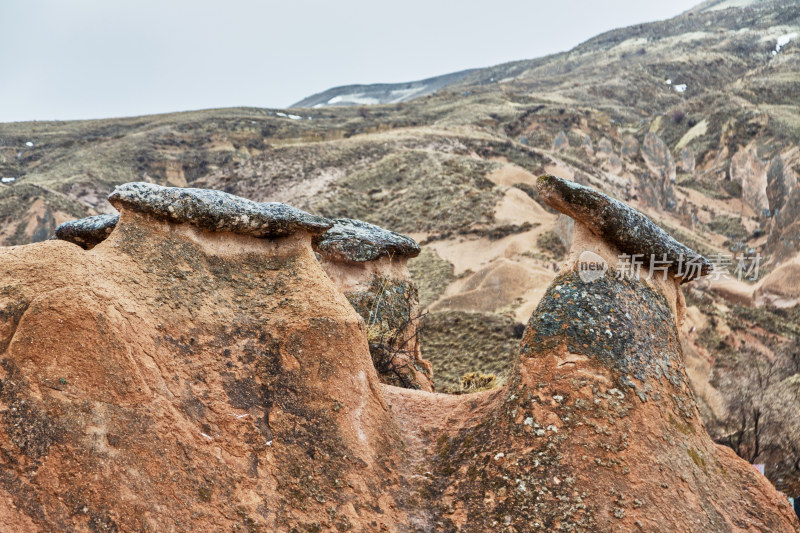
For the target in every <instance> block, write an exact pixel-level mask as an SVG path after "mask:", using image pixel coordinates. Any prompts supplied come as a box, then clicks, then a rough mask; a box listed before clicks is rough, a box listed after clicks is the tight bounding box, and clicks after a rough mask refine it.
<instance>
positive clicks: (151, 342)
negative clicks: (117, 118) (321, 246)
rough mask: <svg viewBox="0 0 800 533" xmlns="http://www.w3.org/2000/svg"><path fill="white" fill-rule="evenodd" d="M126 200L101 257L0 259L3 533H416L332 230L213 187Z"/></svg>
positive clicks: (36, 250) (67, 251) (13, 251)
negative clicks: (340, 283) (319, 251)
mask: <svg viewBox="0 0 800 533" xmlns="http://www.w3.org/2000/svg"><path fill="white" fill-rule="evenodd" d="M137 190H138V191H145V192H143V193H142V194H141V195H139V193H135V192H134V191H137ZM134 194H135V195H136V196H135V197H134ZM115 198H116V199H117V201H116V205H117V207H119V208H120V218H119V223H118V224H117V226H116V228H115V229H114V231H113V232H112V233H111V234H110V235H109V236H108V238H107V239H106V240H105V241H103V242H102V243H100V244H99V245H98V246H96V247H95V248H94V249H93V250H92V251H91V253H85V252H83V251H82V250H81V249H80V248H78V247H76V246H74V245H73V244H70V243H67V242H63V241H60V240H48V241H45V242H40V243H36V244H31V245H26V246H17V247H8V248H0V273H2V275H0V453H2V456H3V461H2V462H3V469H2V472H3V473H2V476H0V502H2V503H0V524H3V525H4V526H0V530H2V531H25V532H47V531H84V530H87V528H88V529H89V530H96V531H100V530H102V531H176V532H188V531H239V530H249V531H292V530H310V529H314V528H313V527H312V526H313V525H314V524H323V525H322V526H319V527H317V529H320V528H321V529H325V530H328V529H333V530H337V529H343V528H344V529H354V530H373V529H374V530H380V529H383V530H390V529H391V528H392V527H394V524H401V523H407V522H408V521H409V517H408V515H407V514H406V513H405V512H404V511H403V510H402V501H404V500H405V499H407V498H409V495H407V494H402V491H403V489H402V487H403V484H402V482H401V480H400V475H401V472H402V471H403V466H402V465H403V464H404V459H403V455H402V451H401V450H400V447H399V446H400V441H399V438H398V437H397V433H396V430H395V429H394V423H393V422H392V420H391V418H390V414H389V413H388V411H387V408H386V404H385V402H384V400H383V399H382V397H381V394H380V382H379V380H378V376H377V374H376V372H375V370H374V367H373V364H372V360H371V358H370V354H369V350H368V348H367V340H366V332H365V330H364V325H363V321H362V320H361V318H360V317H359V316H358V315H357V314H356V313H355V311H354V310H353V308H352V307H351V306H350V304H349V303H348V301H347V300H346V299H345V298H344V297H343V295H342V294H341V292H340V291H339V290H338V289H337V288H336V287H335V286H334V285H333V283H332V282H331V280H330V279H329V278H328V276H327V275H326V274H325V273H324V272H323V270H322V268H321V267H320V264H319V262H318V260H317V259H316V257H315V254H314V252H313V250H312V249H311V234H310V232H317V231H319V229H320V228H321V227H326V226H328V225H330V224H329V223H327V222H326V221H325V220H324V219H318V218H316V217H310V216H308V215H305V214H304V213H302V212H300V211H298V210H295V209H291V208H284V207H282V206H278V207H275V208H272V209H264V208H263V207H262V206H260V205H258V204H255V205H254V204H253V203H251V202H247V201H246V200H243V199H240V198H236V197H232V196H230V195H224V194H217V193H214V192H212V191H188V192H187V191H181V190H175V189H172V190H171V189H164V188H156V187H153V186H149V185H147V186H142V187H139V186H136V187H131V186H125V187H122V188H121V189H120V190H118V191H117V193H115ZM120 198H124V199H125V200H124V202H123V201H122V200H119V199H120ZM216 201H219V203H218V204H215V202H216ZM129 205H132V206H135V207H138V208H139V209H138V210H133V209H128V208H127V206H129ZM215 205H217V206H218V207H219V211H217V210H216V208H215ZM170 207H172V208H173V209H172V210H170ZM167 213H169V215H167ZM244 214H247V216H248V217H249V219H250V221H251V222H252V221H255V222H256V223H255V224H254V225H252V226H250V225H247V224H245V223H243V222H242V220H241V216H242V215H244ZM198 221H200V222H201V224H202V226H203V227H204V228H211V229H212V231H209V230H208V229H202V228H200V227H198V226H197V225H192V224H194V223H196V222H198ZM276 221H277V222H276ZM176 222H190V223H189V224H184V223H176ZM215 229H220V230H224V231H213V230H215ZM292 229H295V230H297V231H296V232H295V233H293V234H290V235H286V233H287V232H289V231H291V230H292ZM231 230H236V231H239V232H252V233H254V234H255V235H256V236H257V237H256V236H254V235H252V234H236V233H231ZM276 234H277V235H285V236H276ZM266 235H269V236H273V237H274V238H270V239H265V238H262V237H264V236H266ZM331 513H334V515H332V514H331ZM87 524H88V526H87Z"/></svg>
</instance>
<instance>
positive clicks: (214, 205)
mask: <svg viewBox="0 0 800 533" xmlns="http://www.w3.org/2000/svg"><path fill="white" fill-rule="evenodd" d="M108 201H109V202H111V204H112V205H114V207H116V208H117V209H121V208H127V209H131V210H133V211H138V212H140V213H146V214H148V215H153V216H155V217H156V218H160V219H163V220H168V221H170V222H175V223H177V224H182V223H188V224H192V225H194V226H197V227H198V228H202V229H205V230H210V231H230V232H232V233H240V234H242V235H252V236H254V237H285V236H287V235H292V234H294V233H297V232H298V231H307V232H309V233H311V234H318V233H322V232H324V231H325V230H327V229H328V228H330V227H331V226H332V225H333V222H331V221H330V220H328V219H327V218H324V217H320V216H316V215H311V214H309V213H306V212H305V211H301V210H300V209H297V208H295V207H291V206H288V205H286V204H281V203H276V202H271V203H259V202H254V201H252V200H247V199H246V198H241V197H239V196H234V195H232V194H228V193H224V192H221V191H212V190H210V189H192V188H180V187H162V186H161V185H155V184H153V183H143V182H134V183H126V184H124V185H120V186H119V187H117V188H116V189H114V192H112V193H111V194H110V195H109V197H108Z"/></svg>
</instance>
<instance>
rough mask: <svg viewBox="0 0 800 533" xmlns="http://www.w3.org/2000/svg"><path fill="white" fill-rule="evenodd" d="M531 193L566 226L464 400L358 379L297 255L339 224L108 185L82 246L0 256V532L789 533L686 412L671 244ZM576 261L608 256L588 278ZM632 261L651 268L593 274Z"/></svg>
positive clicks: (349, 321)
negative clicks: (110, 212) (109, 211)
mask: <svg viewBox="0 0 800 533" xmlns="http://www.w3.org/2000/svg"><path fill="white" fill-rule="evenodd" d="M538 186H539V195H540V197H541V198H542V200H543V201H545V202H547V203H548V204H549V205H551V206H552V207H554V208H556V209H558V210H560V211H561V212H563V213H565V214H568V215H570V216H572V217H574V218H575V220H576V222H575V227H574V238H573V240H572V250H571V255H570V257H569V259H568V260H567V262H566V264H565V265H564V267H563V268H562V269H561V271H560V273H559V275H558V277H557V278H556V280H555V281H554V282H553V283H552V285H551V286H550V287H549V288H548V290H547V292H546V294H545V297H544V298H543V300H542V301H541V303H540V305H539V307H538V308H537V310H536V311H535V312H534V314H533V315H532V316H531V319H530V321H529V324H528V328H527V331H526V332H525V335H524V337H523V343H522V347H521V352H520V357H519V359H518V361H517V363H516V365H515V368H514V370H513V373H512V375H511V377H510V380H509V382H508V384H507V385H505V386H503V387H500V388H496V389H493V390H489V391H485V392H479V393H475V394H468V395H444V394H435V393H431V392H426V391H421V390H410V389H406V388H400V387H394V386H391V385H386V384H381V383H380V382H379V378H378V375H377V373H376V372H375V369H374V367H373V364H372V362H371V358H370V353H369V349H368V340H367V339H368V335H367V334H368V332H367V331H366V328H365V326H364V321H363V320H362V319H361V318H360V317H358V315H357V314H356V313H355V312H354V310H353V307H352V306H351V305H350V304H349V303H348V302H347V300H346V299H345V298H344V297H343V295H342V293H341V292H340V290H338V289H337V288H336V286H335V285H334V283H333V282H332V281H331V278H330V277H329V276H328V275H326V274H325V272H324V271H323V269H322V268H321V266H320V262H319V261H317V259H316V258H315V256H314V252H313V251H312V247H311V242H312V236H318V237H315V240H316V241H317V244H316V247H317V249H318V250H326V249H327V250H334V252H332V253H333V254H334V255H335V254H338V253H343V254H345V255H344V257H348V256H347V251H346V250H348V249H350V248H349V246H339V245H338V244H337V242H338V243H348V242H350V239H352V238H359V237H358V236H359V235H362V233H361V232H362V231H367V229H368V228H367V229H365V227H364V226H363V225H362V224H359V223H353V222H352V221H337V225H334V227H333V230H332V232H331V236H332V237H335V238H334V239H333V240H332V241H329V242H328V244H325V237H324V236H322V237H319V236H320V235H322V234H323V233H324V232H325V231H326V230H327V229H328V228H329V227H330V226H331V222H329V221H327V220H326V219H323V218H321V217H313V216H311V215H308V214H307V213H303V212H302V211H299V210H296V209H292V208H289V207H288V206H281V205H275V204H257V203H255V202H249V201H247V200H243V199H241V198H237V197H233V196H230V195H226V194H224V193H218V192H213V191H198V190H175V189H169V188H155V187H152V186H147V185H146V184H134V185H127V186H123V187H121V188H120V189H118V190H117V191H116V192H115V193H114V194H112V196H111V200H112V203H114V205H115V206H116V207H117V208H118V209H119V210H120V219H119V223H118V224H117V226H116V228H115V229H114V230H113V231H112V232H111V234H110V235H109V236H108V238H107V239H105V240H104V241H102V242H100V243H99V244H97V245H96V246H95V247H94V248H92V249H91V250H88V251H84V250H81V249H80V248H78V247H76V246H74V245H72V244H70V243H67V242H63V241H60V240H51V241H47V242H43V243H37V244H31V245H26V246H18V247H9V248H4V249H2V250H0V271H2V272H3V274H4V275H3V278H2V279H3V280H4V281H3V285H2V287H0V310H1V312H0V451H2V457H3V463H2V466H3V468H2V470H0V501H2V502H3V504H4V505H3V506H0V524H2V527H3V528H4V529H5V530H9V531H54V530H57V531H71V530H90V531H329V530H340V531H345V530H353V531H490V530H495V529H498V530H504V531H539V530H540V531H559V530H563V531H610V530H623V531H636V530H643V531H665V532H666V531H670V532H672V531H733V530H750V531H763V532H788V531H800V525H798V522H797V519H796V518H795V516H794V513H793V511H792V510H791V509H790V507H789V505H788V502H787V501H786V499H785V498H784V497H783V496H782V495H780V494H779V493H778V492H777V491H776V490H775V489H774V488H773V487H772V486H771V485H770V484H769V482H768V481H767V480H766V478H764V477H763V476H762V475H761V474H759V473H758V472H757V471H756V470H755V469H754V468H753V467H752V466H751V465H749V464H747V463H746V462H744V461H743V460H741V459H739V458H738V457H736V456H735V455H734V454H733V452H732V451H731V450H729V449H728V448H723V447H721V446H718V445H715V444H714V443H713V442H712V441H711V439H710V438H709V437H708V435H707V434H706V432H705V429H704V427H703V424H702V422H701V421H700V417H699V414H698V411H697V407H696V405H695V400H694V396H693V394H692V392H691V389H690V388H689V387H688V385H687V381H686V375H685V370H684V367H683V354H682V352H681V345H680V342H679V339H678V330H677V327H678V324H679V323H680V320H681V317H682V315H683V308H684V304H683V297H682V293H681V291H680V288H679V283H681V282H685V281H688V280H689V279H692V278H693V277H695V276H693V275H689V274H687V273H682V272H681V271H680V269H677V268H676V266H675V264H674V262H675V258H676V257H677V255H676V254H681V253H690V252H691V250H688V249H686V248H685V247H683V246H682V245H680V244H678V243H676V242H675V241H674V240H672V239H671V238H669V237H668V236H667V235H666V234H664V233H663V232H661V231H660V230H659V229H658V228H657V227H656V226H655V225H654V224H652V223H651V222H650V221H649V220H647V219H646V217H644V215H641V214H640V213H638V212H636V211H634V210H632V209H630V208H628V207H627V206H625V205H624V204H621V203H620V202H617V201H616V200H613V199H611V198H608V197H606V196H604V195H602V194H600V193H598V192H596V191H593V190H591V189H588V188H586V187H580V186H576V185H573V184H570V183H569V182H565V181H563V180H560V179H558V178H554V177H552V176H546V177H542V178H540V179H539V182H538ZM337 226H339V228H340V229H339V230H337ZM353 227H355V228H354V229H353ZM350 231H351V233H348V232H350ZM371 234H372V230H369V231H367V235H371ZM341 235H345V237H343V238H340V236H341ZM374 240H375V241H377V240H378V239H374ZM371 242H372V241H371ZM380 249H385V248H381V247H377V248H376V250H380ZM404 249H406V250H408V249H410V248H404ZM587 252H589V253H590V254H593V255H591V257H593V258H594V260H596V261H599V262H604V263H605V264H606V265H608V268H607V270H606V271H605V272H602V271H597V270H595V271H593V272H592V276H591V278H592V279H591V280H589V281H586V280H585V279H584V276H583V275H582V274H585V273H586V271H585V270H584V269H583V266H582V265H583V264H584V263H585V262H586V256H587ZM647 252H652V253H658V254H662V253H663V254H665V255H664V258H665V261H667V269H666V270H665V271H663V273H664V276H663V277H662V276H661V274H662V272H661V271H660V272H658V275H656V276H653V277H651V276H649V275H647V274H648V271H647V269H645V270H644V271H642V272H641V274H640V276H638V277H633V276H632V277H625V276H623V277H617V276H615V275H614V274H613V271H614V267H616V266H617V262H618V257H619V255H620V254H621V253H624V254H629V255H631V254H637V253H647ZM370 255H371V254H367V255H364V256H363V257H367V256H370ZM692 255H695V254H692ZM384 258H385V257H384ZM324 261H325V259H324V258H323V263H324ZM375 261H381V258H380V256H379V257H378V258H377V259H374V258H373V259H371V260H367V261H362V263H364V264H365V265H368V264H369V263H374V262H375ZM698 262H699V264H701V265H706V264H707V262H706V261H704V260H702V259H700V260H699V261H698ZM361 268H364V267H361ZM598 272H600V275H599V276H598V275H596V274H597V273H598ZM702 272H703V270H702V269H701V271H700V273H702ZM337 283H338V282H337Z"/></svg>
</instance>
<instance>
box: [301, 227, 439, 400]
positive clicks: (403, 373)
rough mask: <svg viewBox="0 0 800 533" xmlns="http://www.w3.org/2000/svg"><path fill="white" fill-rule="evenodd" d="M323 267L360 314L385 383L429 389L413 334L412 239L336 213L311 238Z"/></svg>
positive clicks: (427, 374)
mask: <svg viewBox="0 0 800 533" xmlns="http://www.w3.org/2000/svg"><path fill="white" fill-rule="evenodd" d="M313 245H314V249H315V250H316V252H317V254H319V256H320V261H321V263H322V267H323V269H324V270H325V272H327V274H328V276H330V278H331V279H332V280H333V281H334V283H336V285H337V286H338V287H339V289H340V290H341V291H342V292H343V293H344V295H345V296H346V297H347V299H348V300H349V301H350V303H351V304H352V306H353V308H354V309H355V310H356V311H357V312H358V314H359V315H361V317H362V318H363V319H364V322H365V323H366V326H367V338H368V340H369V346H370V353H371V354H372V360H373V363H374V364H375V369H376V370H377V371H378V374H379V375H380V377H381V380H382V381H383V382H384V383H387V384H390V385H397V386H400V387H406V388H412V389H422V390H427V391H430V390H433V380H432V374H433V373H432V369H431V364H430V363H429V362H428V361H426V360H424V359H422V354H421V351H420V346H419V338H418V335H417V331H418V321H419V296H418V293H417V287H416V285H415V284H414V282H413V281H411V279H410V276H409V273H408V267H407V261H408V259H409V258H410V257H416V256H417V255H419V252H420V249H419V245H417V243H416V242H414V240H413V239H411V238H409V237H406V236H405V235H401V234H399V233H395V232H393V231H389V230H386V229H383V228H381V227H379V226H376V225H374V224H369V223H367V222H363V221H361V220H353V219H349V218H337V219H334V225H333V227H332V228H331V229H330V230H328V231H327V232H325V233H323V234H322V235H317V236H315V237H314V239H313Z"/></svg>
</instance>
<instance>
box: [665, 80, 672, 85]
mask: <svg viewBox="0 0 800 533" xmlns="http://www.w3.org/2000/svg"><path fill="white" fill-rule="evenodd" d="M664 83H666V84H667V85H672V80H667V81H665V82H664Z"/></svg>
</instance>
